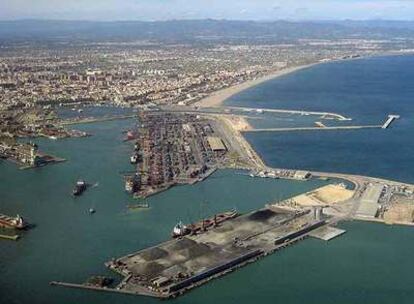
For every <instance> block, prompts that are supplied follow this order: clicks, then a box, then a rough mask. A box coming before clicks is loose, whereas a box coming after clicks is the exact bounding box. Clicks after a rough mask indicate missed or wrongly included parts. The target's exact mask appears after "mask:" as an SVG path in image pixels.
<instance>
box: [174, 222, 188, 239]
mask: <svg viewBox="0 0 414 304" xmlns="http://www.w3.org/2000/svg"><path fill="white" fill-rule="evenodd" d="M189 233H190V229H188V227H187V226H186V225H184V224H183V223H182V222H181V221H179V222H178V223H177V225H175V226H174V228H173V231H172V233H171V236H172V237H173V238H179V237H182V236H185V235H187V234H189Z"/></svg>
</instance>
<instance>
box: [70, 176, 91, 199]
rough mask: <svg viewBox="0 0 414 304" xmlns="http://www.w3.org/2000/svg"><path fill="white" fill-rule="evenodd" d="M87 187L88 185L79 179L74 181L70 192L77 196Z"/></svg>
mask: <svg viewBox="0 0 414 304" xmlns="http://www.w3.org/2000/svg"><path fill="white" fill-rule="evenodd" d="M87 187H88V185H87V184H86V182H85V181H84V180H81V179H80V180H78V181H77V182H76V185H75V188H73V190H72V194H73V195H74V196H79V195H81V194H82V193H83V192H84V191H85V190H86V188H87Z"/></svg>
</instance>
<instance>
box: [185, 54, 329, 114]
mask: <svg viewBox="0 0 414 304" xmlns="http://www.w3.org/2000/svg"><path fill="white" fill-rule="evenodd" d="M321 63H323V62H314V63H309V64H304V65H299V66H294V67H289V68H285V69H281V70H278V71H275V72H272V73H271V74H268V75H265V76H262V77H259V78H256V79H252V80H248V81H245V82H242V83H239V84H236V85H234V86H230V87H228V88H224V89H221V90H218V91H216V92H213V93H212V94H210V95H209V96H207V97H205V98H203V99H201V100H199V101H197V102H195V103H194V104H193V105H194V106H198V107H202V108H207V107H219V106H221V105H222V104H223V102H224V101H225V100H226V99H228V98H230V97H231V96H233V95H235V94H237V93H239V92H241V91H244V90H246V89H249V88H251V87H254V86H256V85H258V84H261V83H263V82H266V81H268V80H271V79H274V78H277V77H281V76H285V75H288V74H291V73H293V72H296V71H299V70H303V69H306V68H309V67H312V66H314V65H317V64H321Z"/></svg>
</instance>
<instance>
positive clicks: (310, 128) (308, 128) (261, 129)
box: [246, 125, 382, 132]
mask: <svg viewBox="0 0 414 304" xmlns="http://www.w3.org/2000/svg"><path fill="white" fill-rule="evenodd" d="M380 128H382V126H381V125H366V126H334V127H326V126H325V127H321V126H318V127H294V128H259V129H251V130H248V131H246V132H292V131H322V130H326V131H328V130H357V129H380Z"/></svg>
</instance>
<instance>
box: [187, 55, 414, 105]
mask: <svg viewBox="0 0 414 304" xmlns="http://www.w3.org/2000/svg"><path fill="white" fill-rule="evenodd" d="M410 55H411V56H412V55H414V51H411V50H410V51H407V52H401V51H387V52H383V53H376V54H370V55H365V56H360V57H357V58H347V59H330V60H326V61H317V62H313V63H308V64H303V65H298V66H292V67H288V68H283V69H281V70H277V71H274V72H271V73H270V74H267V75H264V76H260V77H259V78H256V79H251V80H247V81H245V82H242V83H239V84H236V85H234V86H230V87H227V88H224V89H220V90H218V91H215V92H212V93H211V94H210V95H208V96H206V97H204V98H203V99H201V100H199V101H197V102H195V103H194V104H193V106H197V107H201V108H208V107H220V106H223V103H224V102H225V101H226V100H227V99H229V98H230V97H232V96H233V95H235V94H237V93H240V92H242V91H244V90H247V89H249V88H252V87H255V86H257V85H259V84H261V83H264V82H266V81H268V80H272V79H275V78H278V77H282V76H285V75H288V74H291V73H294V72H297V71H301V70H304V69H307V68H310V67H314V66H317V65H320V64H325V63H331V62H340V61H352V60H361V59H368V58H373V57H392V56H410Z"/></svg>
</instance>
